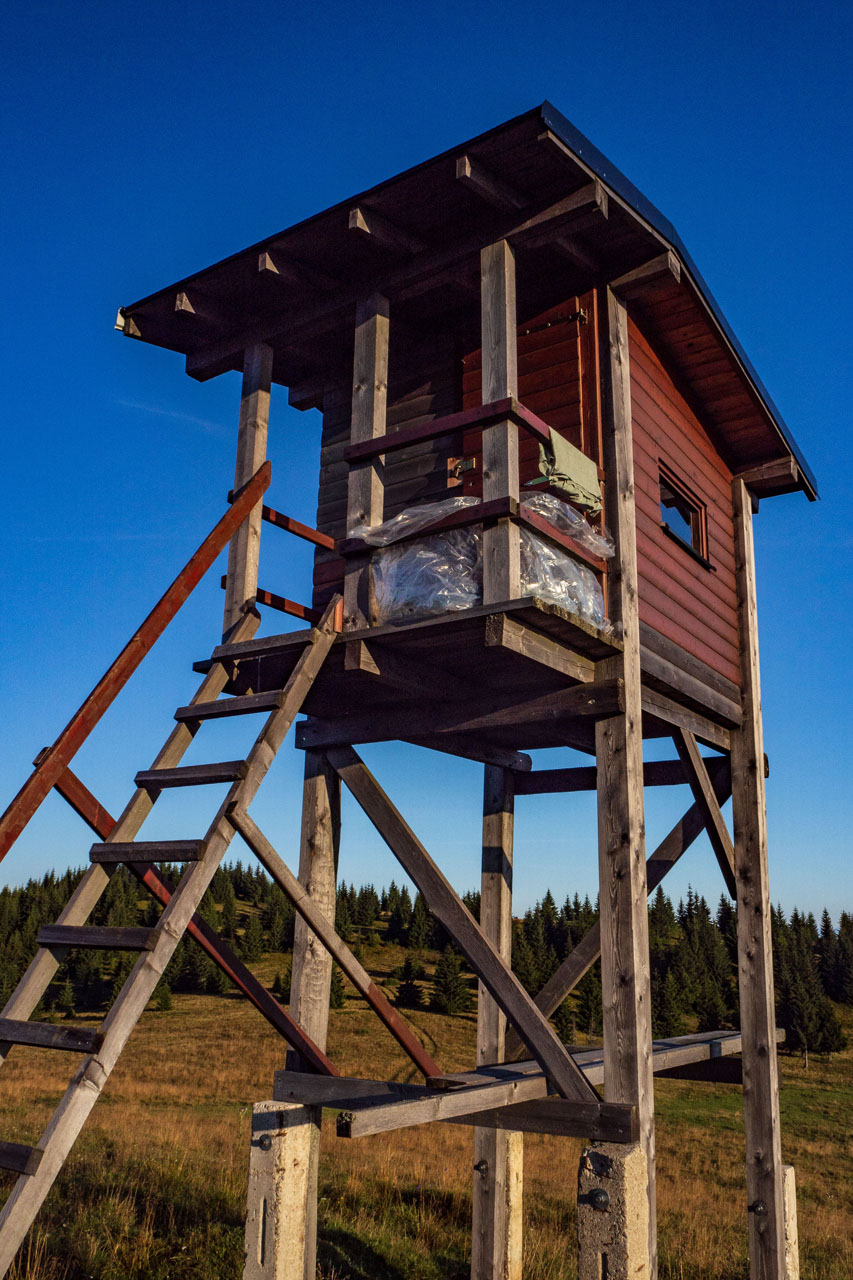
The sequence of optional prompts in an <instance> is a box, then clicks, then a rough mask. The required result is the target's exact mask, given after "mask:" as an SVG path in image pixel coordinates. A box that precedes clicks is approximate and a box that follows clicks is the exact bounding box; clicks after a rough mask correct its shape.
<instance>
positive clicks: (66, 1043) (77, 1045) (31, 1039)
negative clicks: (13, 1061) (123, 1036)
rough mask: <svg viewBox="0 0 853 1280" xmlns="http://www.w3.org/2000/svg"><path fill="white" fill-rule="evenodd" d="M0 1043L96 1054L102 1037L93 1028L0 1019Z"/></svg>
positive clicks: (102, 1040)
mask: <svg viewBox="0 0 853 1280" xmlns="http://www.w3.org/2000/svg"><path fill="white" fill-rule="evenodd" d="M0 1042H5V1043H6V1044H29V1045H35V1046H37V1047H38V1048H40V1049H67V1050H68V1051H69V1052H71V1053H97V1051H98V1049H100V1047H101V1045H102V1044H103V1043H104V1037H103V1036H102V1034H101V1032H100V1031H97V1030H96V1029H95V1028H94V1027H68V1026H63V1027H60V1026H54V1024H53V1023H51V1022H19V1021H18V1020H17V1019H15V1018H0Z"/></svg>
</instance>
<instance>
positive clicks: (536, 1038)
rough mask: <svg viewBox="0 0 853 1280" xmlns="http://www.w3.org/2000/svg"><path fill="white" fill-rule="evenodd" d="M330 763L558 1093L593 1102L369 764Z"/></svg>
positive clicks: (347, 755)
mask: <svg viewBox="0 0 853 1280" xmlns="http://www.w3.org/2000/svg"><path fill="white" fill-rule="evenodd" d="M328 759H329V763H330V764H331V765H332V767H333V768H334V769H336V770H337V772H338V773H339V774H340V777H341V779H342V781H343V782H344V783H345V785H346V786H347V787H348V788H349V790H350V791H351V792H352V794H353V796H354V797H355V799H356V800H357V801H358V803H359V804H360V805H361V807H362V809H363V810H364V812H365V813H366V814H367V816H368V817H369V818H370V820H371V821H372V822H373V825H374V826H375V827H376V829H377V831H378V832H379V834H380V835H381V836H382V838H383V840H384V841H385V843H386V844H387V845H388V847H389V848H390V849H391V851H392V853H393V854H394V855H395V856H396V857H397V859H398V860H399V862H400V863H401V865H402V866H403V868H404V870H405V871H406V873H407V874H408V875H409V876H410V877H411V878H412V880H413V881H414V882H415V884H416V885H417V887H418V888H419V889H420V891H421V893H422V894H423V895H424V898H425V899H426V902H427V905H428V906H429V909H430V911H432V913H433V914H434V915H435V916H436V917H437V918H438V919H439V920H440V921H441V923H442V924H443V925H444V927H445V928H446V929H447V930H448V932H449V933H450V935H451V937H452V938H453V939H454V941H455V942H456V945H457V946H458V947H459V948H460V950H461V951H462V952H463V954H464V955H466V956H467V958H468V960H469V962H470V964H471V965H472V967H473V969H474V972H475V973H476V974H477V976H478V977H479V978H480V980H481V981H482V982H483V985H484V986H485V987H486V988H487V990H488V991H489V994H490V995H492V996H493V997H494V999H495V1000H496V1001H497V1003H498V1005H499V1006H500V1008H501V1009H502V1010H503V1012H504V1013H505V1014H506V1016H507V1017H508V1018H509V1019H510V1020H511V1021H512V1022H513V1023H514V1024H515V1025H516V1026H517V1027H518V1029H519V1031H520V1032H521V1034H522V1036H523V1038H524V1040H525V1042H526V1043H527V1045H528V1046H529V1048H530V1051H531V1053H533V1055H534V1056H535V1057H536V1059H537V1061H539V1062H541V1064H542V1068H543V1070H544V1071H547V1072H548V1074H549V1076H550V1077H551V1078H552V1079H553V1081H554V1085H555V1087H556V1088H557V1090H558V1091H559V1092H560V1093H561V1094H562V1095H563V1097H567V1098H573V1099H575V1100H579V1101H589V1100H590V1090H589V1087H588V1086H587V1084H586V1081H585V1080H584V1079H583V1077H582V1075H581V1074H580V1072H579V1071H578V1069H577V1067H576V1066H575V1064H574V1063H573V1062H572V1060H571V1059H570V1058H569V1056H568V1055H567V1053H566V1051H565V1050H564V1048H563V1046H562V1045H561V1044H560V1042H559V1040H558V1039H557V1037H556V1035H555V1033H554V1030H553V1028H552V1027H551V1025H550V1024H549V1022H548V1020H547V1019H546V1018H544V1017H543V1016H542V1015H541V1014H540V1012H539V1010H538V1009H537V1008H536V1006H535V1004H534V1003H533V1001H532V1000H531V998H530V996H529V995H528V994H527V992H526V991H525V990H524V988H523V987H522V985H521V983H520V982H519V981H518V979H517V978H516V976H515V974H513V973H512V971H511V970H509V969H508V968H507V966H506V965H505V964H504V962H503V960H502V959H501V957H500V956H499V955H498V953H497V952H496V951H495V949H494V947H493V946H492V944H491V943H490V942H489V940H488V939H487V938H486V937H485V935H484V934H483V931H482V930H481V928H480V926H479V925H478V924H477V922H476V920H475V919H474V917H473V916H472V915H471V913H470V911H468V909H467V907H465V905H464V904H463V902H462V901H461V900H460V898H459V897H458V896H457V895H456V893H455V892H454V890H453V889H452V888H451V886H450V884H449V883H448V881H447V880H446V879H445V877H444V876H443V875H442V873H441V871H440V870H439V869H438V867H437V866H436V865H435V863H434V862H433V860H432V858H431V857H430V856H429V854H428V853H427V851H426V849H425V848H424V846H423V845H422V844H421V842H420V841H419V840H418V838H417V836H416V835H415V834H414V832H413V831H412V830H411V828H410V827H409V826H408V824H407V823H406V822H405V821H404V819H403V818H402V816H401V814H400V813H399V812H398V811H397V809H396V808H395V807H394V805H393V804H392V803H391V801H390V800H389V798H388V796H387V795H385V793H384V792H383V791H382V789H381V787H380V786H379V785H378V783H377V782H376V780H375V778H374V777H373V776H372V775H371V773H370V772H369V770H368V769H367V768H366V766H365V764H364V762H363V761H362V760H360V759H359V757H358V755H357V754H356V753H355V751H353V750H352V748H351V747H336V748H334V750H332V751H330V752H328ZM593 1100H594V1099H593Z"/></svg>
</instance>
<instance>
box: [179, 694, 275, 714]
mask: <svg viewBox="0 0 853 1280" xmlns="http://www.w3.org/2000/svg"><path fill="white" fill-rule="evenodd" d="M281 697H282V693H281V690H280V689H275V690H273V691H272V692H271V693H251V694H247V695H246V696H245V697H241V698H218V699H217V701H216V702H196V703H195V704H192V703H191V704H190V705H189V706H188V707H178V709H177V711H176V712H175V719H176V720H217V719H219V717H220V716H248V715H252V714H253V713H254V712H258V711H275V710H276V708H277V707H278V706H279V705H280V702H281Z"/></svg>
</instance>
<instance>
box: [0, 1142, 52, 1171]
mask: <svg viewBox="0 0 853 1280" xmlns="http://www.w3.org/2000/svg"><path fill="white" fill-rule="evenodd" d="M42 1155H43V1152H42V1151H40V1150H39V1148H38V1147H27V1146H25V1145H24V1143H22V1142H0V1169H7V1170H8V1171H9V1173H19V1174H25V1175H27V1176H31V1175H32V1174H34V1173H35V1171H36V1170H37V1169H38V1167H39V1165H40V1164H41V1159H42Z"/></svg>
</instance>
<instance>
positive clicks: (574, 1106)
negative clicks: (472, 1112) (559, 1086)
mask: <svg viewBox="0 0 853 1280" xmlns="http://www.w3.org/2000/svg"><path fill="white" fill-rule="evenodd" d="M446 1123H447V1124H474V1125H476V1126H477V1128H476V1129H475V1133H476V1132H479V1127H480V1126H482V1125H488V1126H490V1127H491V1128H494V1129H497V1130H498V1131H499V1132H500V1131H501V1130H510V1131H511V1132H513V1133H515V1134H517V1139H518V1141H519V1142H520V1141H521V1135H522V1134H523V1133H539V1134H544V1133H548V1134H553V1135H554V1136H559V1137H564V1138H583V1139H584V1141H585V1142H636V1141H637V1140H638V1138H639V1135H640V1126H639V1120H638V1116H637V1108H636V1107H633V1106H630V1105H628V1104H627V1103H620V1102H600V1103H598V1104H597V1105H596V1104H595V1103H578V1102H567V1101H566V1100H565V1098H532V1099H531V1100H530V1101H529V1102H517V1103H515V1104H511V1105H509V1106H506V1107H499V1108H497V1109H495V1110H493V1111H481V1112H479V1113H478V1114H477V1115H476V1116H474V1117H459V1116H457V1117H455V1118H449V1119H448V1120H447V1121H446ZM495 1274H496V1275H499V1274H500V1273H499V1272H496V1273H495Z"/></svg>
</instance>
